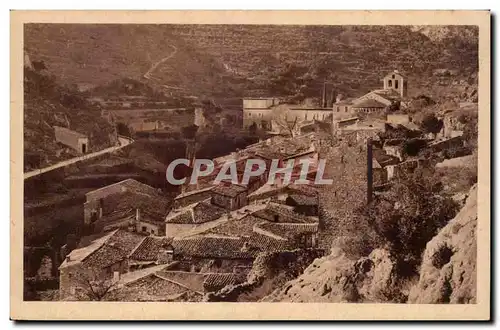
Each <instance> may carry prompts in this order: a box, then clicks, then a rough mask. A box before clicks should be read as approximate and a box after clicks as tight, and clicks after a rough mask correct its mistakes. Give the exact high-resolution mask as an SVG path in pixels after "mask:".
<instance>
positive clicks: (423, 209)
mask: <svg viewBox="0 0 500 330" xmlns="http://www.w3.org/2000/svg"><path fill="white" fill-rule="evenodd" d="M442 189H443V187H442V183H441V182H440V180H439V179H438V177H437V176H436V175H434V173H432V170H431V169H425V170H417V171H415V172H414V173H411V174H409V175H408V176H406V177H403V178H401V179H400V180H398V181H397V182H395V184H394V185H393V186H392V187H391V189H390V190H389V191H388V192H387V193H386V194H384V195H382V196H380V197H378V198H375V200H374V201H373V202H372V203H371V204H370V205H368V206H367V207H363V208H362V209H360V210H359V211H360V212H361V213H362V214H363V216H362V217H360V219H362V221H366V223H367V227H368V228H371V229H373V231H374V233H375V234H376V235H375V237H376V242H375V244H376V247H384V248H387V249H388V250H389V251H390V253H391V255H392V256H394V257H395V258H396V261H397V266H398V270H399V273H400V274H401V275H406V276H410V275H414V274H415V273H416V271H417V269H418V266H419V265H420V262H421V255H422V252H423V251H424V248H425V245H426V243H427V242H428V241H429V240H430V239H431V238H432V237H434V235H436V234H437V231H438V230H439V229H440V228H442V227H443V226H444V225H445V224H446V223H447V222H448V221H449V220H450V219H452V218H453V216H454V215H455V213H456V212H457V211H458V208H457V205H456V204H455V202H454V201H453V200H452V199H451V198H449V197H447V196H446V195H443V194H441V192H442Z"/></svg>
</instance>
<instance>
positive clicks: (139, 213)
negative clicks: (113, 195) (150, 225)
mask: <svg viewBox="0 0 500 330" xmlns="http://www.w3.org/2000/svg"><path fill="white" fill-rule="evenodd" d="M140 219H141V211H140V210H139V209H135V221H139V220H140Z"/></svg>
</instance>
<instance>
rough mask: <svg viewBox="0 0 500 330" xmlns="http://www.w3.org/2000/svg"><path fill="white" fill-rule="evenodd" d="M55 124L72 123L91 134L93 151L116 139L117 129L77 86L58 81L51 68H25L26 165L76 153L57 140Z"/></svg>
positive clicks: (44, 162)
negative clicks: (63, 146) (62, 84)
mask: <svg viewBox="0 0 500 330" xmlns="http://www.w3.org/2000/svg"><path fill="white" fill-rule="evenodd" d="M54 126H63V127H69V128H71V129H73V130H76V131H78V132H80V133H83V134H86V135H87V136H89V140H90V151H97V150H100V149H103V148H105V147H109V146H111V145H113V144H114V143H116V132H115V129H114V127H113V125H111V124H110V123H109V122H107V121H106V120H105V119H104V118H102V117H101V113H100V111H99V110H98V109H96V108H94V107H92V106H91V104H89V103H88V102H87V100H86V98H85V97H84V96H83V95H82V94H81V93H79V92H78V91H77V90H72V89H69V88H68V87H63V86H61V85H59V84H58V82H57V81H56V78H55V77H54V76H53V75H50V74H49V72H48V71H47V70H43V71H40V70H38V71H37V70H32V69H30V68H25V71H24V153H25V155H26V157H25V164H24V169H25V170H30V169H35V168H40V167H43V166H47V165H50V164H53V163H56V162H57V161H60V160H63V159H67V158H71V157H74V156H75V153H74V152H73V151H72V150H70V149H67V148H62V147H61V146H60V145H58V144H57V143H56V141H55V137H54Z"/></svg>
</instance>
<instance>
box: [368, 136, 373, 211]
mask: <svg viewBox="0 0 500 330" xmlns="http://www.w3.org/2000/svg"><path fill="white" fill-rule="evenodd" d="M366 156H367V167H366V182H367V189H366V203H367V204H370V203H371V201H372V194H373V146H372V140H371V139H368V140H367V141H366Z"/></svg>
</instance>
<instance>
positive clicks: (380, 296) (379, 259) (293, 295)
mask: <svg viewBox="0 0 500 330" xmlns="http://www.w3.org/2000/svg"><path fill="white" fill-rule="evenodd" d="M394 281H395V273H394V264H393V262H392V261H391V258H390V255H389V253H388V252H387V251H386V250H382V249H375V250H373V251H372V253H371V254H370V255H369V256H368V257H364V258H361V259H359V260H357V261H353V260H350V259H349V258H347V257H346V256H345V254H344V253H343V252H342V250H340V249H338V248H334V249H332V253H331V254H330V255H328V256H326V257H323V258H320V259H316V260H315V261H314V262H313V263H312V264H311V265H310V266H309V267H308V268H307V269H306V270H305V271H304V274H302V275H301V276H300V277H298V278H297V279H295V280H293V281H290V282H288V283H287V284H286V285H285V286H284V287H283V289H281V290H278V291H275V292H273V293H272V294H271V295H269V296H267V297H266V298H264V299H262V301H285V302H384V301H394V300H397V299H398V298H395V294H394V293H393V292H392V290H391V288H392V287H393V285H394ZM396 295H398V294H396Z"/></svg>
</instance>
